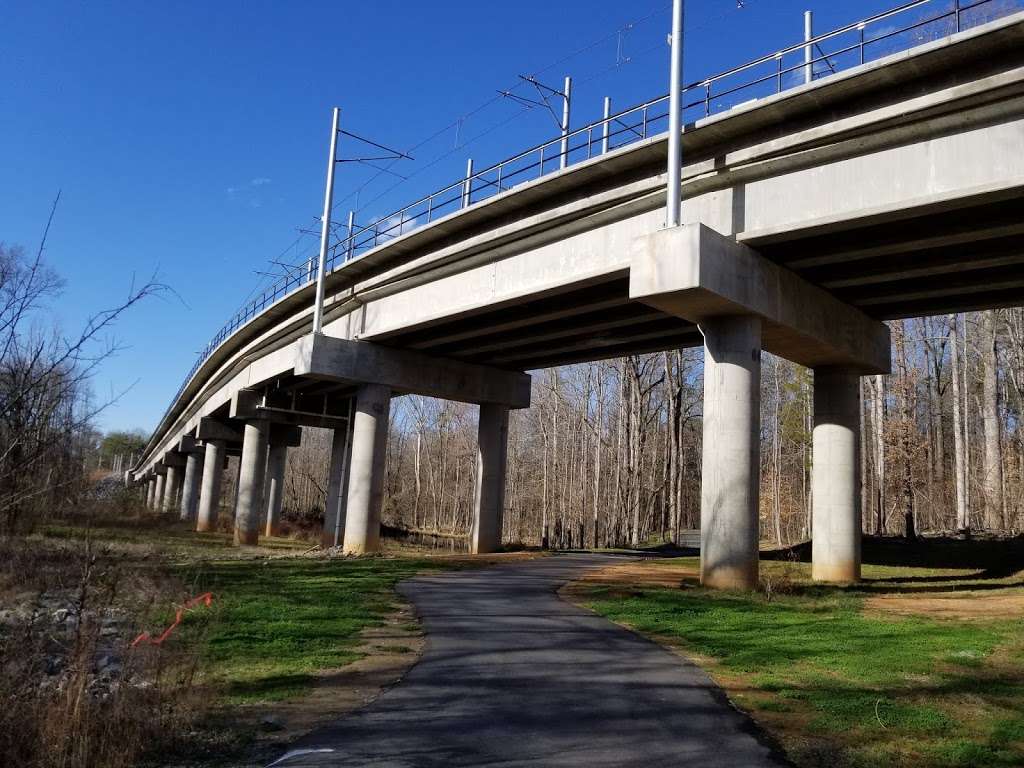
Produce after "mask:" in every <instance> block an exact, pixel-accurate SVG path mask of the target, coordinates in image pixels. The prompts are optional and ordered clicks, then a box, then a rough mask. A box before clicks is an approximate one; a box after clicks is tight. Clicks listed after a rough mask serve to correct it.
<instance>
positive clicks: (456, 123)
mask: <svg viewBox="0 0 1024 768" xmlns="http://www.w3.org/2000/svg"><path fill="white" fill-rule="evenodd" d="M749 2H750V0H744V2H737V5H736V8H734V9H730V10H729V11H726V12H723V13H720V14H718V15H716V16H714V17H712V18H711V19H706V20H704V21H703V22H702V23H700V24H698V25H696V26H691V27H690V28H689V29H688V30H687V31H688V32H690V33H692V32H693V31H697V30H699V29H702V28H704V27H707V26H709V25H711V24H714V23H717V22H718V21H720V20H721V19H723V18H725V17H727V16H728V15H730V14H732V13H735V11H736V10H738V9H742V8H743V7H744V6H745V5H746V4H747V3H749ZM670 12H671V3H670V2H667V0H659V1H658V2H657V3H655V5H654V7H653V8H652V9H651V10H650V11H648V12H647V13H645V14H643V15H641V16H639V17H637V18H634V19H632V20H630V21H627V22H625V23H622V24H618V25H617V26H616V28H615V29H614V30H613V31H612V32H609V33H607V34H604V35H602V36H601V37H599V38H597V39H595V40H593V41H591V42H589V43H587V44H585V45H583V46H580V47H579V48H577V49H575V50H573V51H572V52H570V53H568V54H566V55H565V56H562V57H560V58H558V59H555V60H554V61H551V62H550V63H548V64H546V65H544V66H543V67H540V68H539V69H534V70H533V74H532V77H536V76H537V75H540V74H543V73H545V72H549V71H551V70H552V69H555V68H556V67H560V66H562V65H564V64H566V63H567V62H569V61H571V60H573V59H575V58H578V57H579V56H581V55H584V54H586V53H588V52H590V51H592V50H594V49H596V48H598V47H599V46H601V45H602V44H604V43H606V42H609V41H611V40H615V39H618V40H620V41H621V39H622V36H623V34H624V33H626V32H629V31H632V30H633V29H635V28H636V27H637V26H638V25H641V24H644V23H645V22H648V21H650V20H652V19H654V18H656V17H659V16H662V15H666V14H669V13H670ZM665 47H666V46H665V43H664V41H659V42H658V43H656V44H654V45H652V46H649V47H647V48H644V49H642V50H641V51H639V52H636V53H633V54H631V55H629V56H628V57H623V56H622V50H621V46H620V48H619V50H617V52H616V61H615V62H614V63H613V64H611V65H609V66H606V67H603V68H601V69H599V70H598V71H596V72H593V73H591V74H589V75H586V76H584V77H583V78H581V79H579V80H578V84H579V85H585V84H588V83H591V82H593V81H595V80H597V79H599V78H601V77H604V76H606V75H607V74H609V73H610V72H613V71H615V70H619V69H621V68H623V67H624V66H627V65H629V64H631V63H633V62H634V61H635V60H637V59H639V58H642V57H644V56H646V55H648V54H650V53H652V52H653V51H656V50H662V49H665ZM529 82H530V80H524V79H522V78H521V77H520V78H517V81H516V82H515V83H513V84H512V85H511V86H509V87H508V88H506V89H504V90H503V91H501V92H499V93H497V94H496V95H495V96H493V97H491V98H489V99H487V100H485V101H483V102H482V103H480V104H479V105H478V106H476V107H474V108H472V109H470V110H467V111H466V112H463V113H461V114H460V115H458V116H457V117H456V118H454V119H453V120H452V121H450V122H448V123H447V124H445V125H444V126H442V127H440V128H438V129H437V130H436V131H434V132H433V133H431V134H430V135H428V136H426V137H424V138H423V139H421V140H420V141H418V142H416V143H415V144H413V145H411V146H409V147H408V148H407V149H406V150H405V151H404V153H401V154H403V155H404V156H409V155H411V154H412V153H414V152H416V151H417V150H418V149H420V148H422V147H423V146H425V145H427V144H429V143H431V142H433V141H435V140H437V139H438V138H440V137H441V136H443V135H445V134H446V133H448V132H450V131H451V130H453V129H457V130H458V131H459V132H460V136H459V137H458V138H459V139H462V132H463V131H464V129H465V125H466V123H467V121H468V120H469V119H470V118H472V117H474V116H476V115H478V114H480V113H481V112H483V111H485V110H486V109H488V108H489V107H492V106H494V105H495V104H496V103H497V102H499V101H502V100H505V99H506V96H505V95H504V94H505V93H509V92H511V91H513V90H515V89H517V88H521V87H524V86H525V85H526V84H528V83H529ZM533 109H534V105H532V104H528V105H526V106H524V107H522V108H521V109H520V110H518V111H516V112H514V113H513V114H511V115H509V116H508V117H506V118H504V119H502V120H500V121H498V122H496V123H494V124H493V125H491V126H488V127H486V128H484V129H482V130H480V131H478V132H476V133H474V134H472V135H471V136H469V137H468V138H466V139H462V140H460V141H457V142H456V145H455V146H454V147H452V148H450V149H449V150H447V151H445V152H443V153H441V154H439V155H437V156H436V157H434V158H433V159H431V160H425V161H423V162H421V163H418V164H417V165H418V167H417V168H416V169H415V170H413V171H412V172H410V173H409V174H408V175H403V174H400V173H398V172H396V171H394V170H393V169H392V167H393V166H394V165H395V164H396V163H397V162H399V160H400V159H402V158H400V157H396V158H394V159H390V158H389V159H388V160H386V161H385V164H383V165H379V166H378V165H370V164H368V165H370V167H372V168H373V169H374V170H375V171H376V173H375V174H373V175H372V176H371V177H370V178H369V179H367V180H366V181H364V182H363V183H361V184H360V185H358V186H357V187H355V188H354V189H352V190H351V191H350V192H349V193H348V194H347V195H344V196H342V197H341V198H339V199H337V200H336V201H335V203H334V205H333V207H332V210H337V209H338V208H340V207H342V206H343V205H345V204H346V203H348V202H350V201H351V200H352V199H353V198H355V199H356V200H357V201H358V199H359V197H360V196H361V194H362V192H363V191H365V190H366V189H367V188H368V187H369V186H371V185H372V184H374V183H375V182H376V181H378V180H379V179H380V178H382V177H383V176H395V177H397V179H398V180H397V181H395V183H393V184H391V185H388V186H387V187H385V188H384V189H382V190H381V191H380V192H379V193H378V194H376V195H374V196H373V197H371V198H370V199H369V200H366V201H365V202H362V203H361V204H357V206H356V208H355V210H356V212H357V213H359V212H364V211H366V210H367V209H368V208H370V207H371V206H373V205H374V204H375V203H377V202H378V201H379V200H381V199H383V198H384V197H387V196H388V195H390V194H391V193H392V192H394V191H395V190H396V189H399V188H400V187H402V186H404V185H406V184H408V183H409V182H410V181H412V180H414V179H415V178H416V177H417V176H420V175H421V174H423V173H425V172H426V171H428V170H430V169H431V168H434V167H435V166H437V165H438V164H439V163H441V162H443V161H444V160H447V159H448V158H450V157H452V156H454V155H457V154H459V153H461V152H462V151H464V150H465V148H466V147H468V146H470V145H471V144H473V143H475V142H478V141H480V140H481V139H483V138H485V137H487V136H489V135H491V134H493V133H495V132H496V131H499V130H501V129H502V128H505V127H506V126H508V125H509V124H511V123H513V122H515V121H516V120H518V119H520V118H522V117H523V116H525V115H526V114H528V113H530V112H531V111H532V110H533ZM356 138H361V137H356ZM313 221H314V222H319V217H316V216H315V217H313ZM333 229H335V228H334V227H332V230H333ZM304 237H306V235H305V234H300V235H299V237H298V238H296V240H294V241H293V242H292V243H291V244H290V245H289V246H288V247H287V248H285V249H284V251H283V252H282V254H281V255H282V256H283V255H284V253H287V252H288V251H290V250H292V249H295V250H296V254H297V252H298V248H299V245H300V243H301V242H302V240H303V238H304ZM278 258H280V256H279V257H278ZM310 258H312V257H310ZM307 261H308V258H307V259H302V260H301V261H300V262H299V263H298V264H296V265H295V266H296V268H300V267H301V266H302V265H303V264H305V263H306V262H307ZM269 277H270V275H268V278H265V279H264V280H261V281H259V282H258V284H257V285H256V286H254V287H253V289H252V291H250V292H249V294H248V295H247V297H246V299H245V300H244V301H243V302H242V304H241V308H244V307H245V305H246V304H247V302H248V301H249V300H250V299H251V298H252V297H253V296H254V295H255V294H257V293H258V292H259V291H260V290H264V289H265V286H266V285H267V283H266V282H265V280H266V279H269Z"/></svg>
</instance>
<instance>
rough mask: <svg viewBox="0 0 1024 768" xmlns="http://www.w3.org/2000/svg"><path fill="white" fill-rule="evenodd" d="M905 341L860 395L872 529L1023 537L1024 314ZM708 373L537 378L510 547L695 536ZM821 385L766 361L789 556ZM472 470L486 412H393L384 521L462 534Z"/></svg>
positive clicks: (777, 518)
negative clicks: (816, 388)
mask: <svg viewBox="0 0 1024 768" xmlns="http://www.w3.org/2000/svg"><path fill="white" fill-rule="evenodd" d="M890 327H891V329H892V339H893V372H892V374H891V375H889V376H873V377H865V378H864V379H862V383H861V391H862V419H863V429H862V440H861V447H862V451H861V466H862V469H863V472H862V476H863V481H862V489H863V493H862V504H863V525H864V530H865V532H867V533H877V534H908V533H909V534H914V533H915V532H928V531H947V532H950V531H980V530H987V531H998V532H1006V533H1010V532H1017V531H1019V530H1020V529H1021V525H1022V516H1024V510H1022V507H1024V484H1022V482H1021V480H1022V477H1024V430H1022V427H1021V421H1020V414H1021V405H1022V392H1024V310H1019V309H1015V310H997V311H991V312H979V313H969V314H965V315H955V316H954V315H949V316H941V317H931V318H925V319H915V320H905V321H893V322H891V323H890ZM701 372H702V352H701V350H700V349H688V350H676V351H671V352H667V353H662V354H654V355H643V356H638V357H629V358H624V359H620V360H610V361H603V362H595V363H589V364H582V365H573V366H567V367H563V368H557V369H550V370H546V371H541V372H538V373H535V375H534V394H533V405H532V407H531V408H530V409H528V410H524V411H518V412H513V414H512V418H511V422H510V428H509V451H508V457H509V466H508V481H507V490H506V512H505V533H504V538H505V541H507V542H522V543H528V544H538V543H542V541H543V540H544V539H547V542H548V543H549V545H550V546H552V547H559V548H561V547H575V546H611V545H623V544H634V545H635V544H637V543H640V542H643V541H649V540H651V539H656V540H665V541H668V540H676V539H677V537H678V533H679V532H680V531H684V530H687V529H694V528H697V527H698V526H699V518H700V457H701V440H702V435H701V401H702V380H701ZM813 378H814V377H813V373H812V372H811V371H810V370H808V369H805V368H802V367H800V366H797V365H795V364H793V363H790V362H788V361H786V360H783V359H780V358H777V357H774V356H772V355H770V354H764V356H763V360H762V377H761V443H762V445H761V533H762V538H763V539H764V540H766V541H769V542H772V543H774V544H777V545H785V544H790V543H793V542H797V541H800V540H804V539H806V538H808V537H809V536H810V534H811V531H810V525H811V522H810V508H811V497H810V493H811V484H810V471H811V463H812V461H813V455H812V450H811V442H812V441H811V437H812V430H813V405H812V402H813ZM306 432H307V434H306V435H305V436H304V438H303V446H302V447H301V448H299V449H295V450H293V451H292V452H291V458H290V460H289V470H290V471H289V473H288V475H289V477H288V488H287V495H286V499H285V504H286V508H287V509H288V510H290V512H291V513H292V514H303V513H305V514H307V515H309V514H319V513H320V510H321V509H322V505H323V500H322V499H323V492H324V487H325V485H326V467H327V454H328V451H329V445H330V440H329V435H327V433H325V432H320V431H317V430H307V431H306ZM475 471H476V408H475V407H473V406H467V405H463V404H460V403H450V402H441V401H436V400H431V399H429V398H422V397H406V398H401V399H396V400H395V401H394V402H393V404H392V423H391V436H390V443H389V452H388V472H387V481H386V482H387V489H386V502H385V512H384V517H385V522H387V523H388V524H391V525H394V526H397V527H401V528H405V529H411V530H416V531H424V532H429V533H438V534H442V535H445V536H451V535H455V536H459V535H463V534H464V533H465V532H466V531H467V529H468V524H469V517H470V515H471V512H472V503H473V481H474V472H475ZM230 475H231V473H230V472H229V476H230Z"/></svg>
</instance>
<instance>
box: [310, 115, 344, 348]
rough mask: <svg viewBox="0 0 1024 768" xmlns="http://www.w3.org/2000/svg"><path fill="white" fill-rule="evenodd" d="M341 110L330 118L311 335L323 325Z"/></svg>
mask: <svg viewBox="0 0 1024 768" xmlns="http://www.w3.org/2000/svg"><path fill="white" fill-rule="evenodd" d="M340 115H341V110H340V109H339V108H338V107H335V108H334V114H333V115H332V117H331V153H330V155H328V157H327V189H326V190H324V215H323V216H321V217H320V225H321V227H320V259H319V261H318V262H317V263H318V268H317V273H316V304H314V305H313V333H320V331H321V330H322V329H323V325H324V273H325V272H326V271H327V243H328V239H329V238H330V234H331V208H333V207H334V165H335V163H336V162H337V157H338V156H337V150H338V120H339V117H340Z"/></svg>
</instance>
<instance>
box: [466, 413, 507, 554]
mask: <svg viewBox="0 0 1024 768" xmlns="http://www.w3.org/2000/svg"><path fill="white" fill-rule="evenodd" d="M477 446H478V447H477V465H476V466H477V472H476V494H475V498H474V505H473V506H474V509H473V525H472V529H471V531H470V535H469V551H470V552H471V553H472V554H474V555H481V554H485V553H487V552H496V551H497V550H498V549H499V548H500V547H501V524H502V514H503V512H504V509H505V465H506V459H507V457H508V406H506V405H496V404H493V403H484V404H482V405H481V406H480V425H479V433H478V439H477Z"/></svg>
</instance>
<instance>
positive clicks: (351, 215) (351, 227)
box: [345, 211, 356, 261]
mask: <svg viewBox="0 0 1024 768" xmlns="http://www.w3.org/2000/svg"><path fill="white" fill-rule="evenodd" d="M355 228H356V212H355V211H349V212H348V248H346V249H345V261H348V260H349V259H351V258H352V246H353V243H352V237H353V232H354V231H355Z"/></svg>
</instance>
